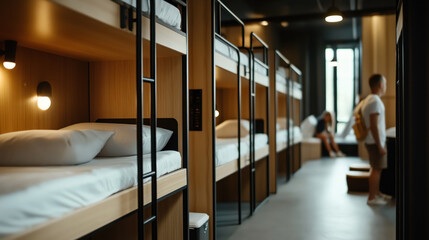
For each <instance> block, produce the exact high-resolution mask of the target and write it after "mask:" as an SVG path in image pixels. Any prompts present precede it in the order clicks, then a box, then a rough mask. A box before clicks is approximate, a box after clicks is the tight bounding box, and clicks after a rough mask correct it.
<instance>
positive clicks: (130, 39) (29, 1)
mask: <svg viewBox="0 0 429 240" xmlns="http://www.w3.org/2000/svg"><path fill="white" fill-rule="evenodd" d="M147 1H148V0H143V6H145V3H146V6H147ZM158 1H159V2H160V3H162V4H158V5H162V6H163V9H161V7H157V11H156V15H157V19H158V20H157V22H156V43H157V46H158V51H157V52H158V56H160V57H164V56H165V57H168V56H179V55H183V54H187V47H186V33H184V32H182V31H181V30H180V28H178V26H180V25H181V24H182V23H181V21H182V16H181V11H180V10H179V9H178V8H176V7H175V6H173V5H171V4H168V3H166V2H164V1H161V0H158ZM133 4H134V5H135V1H130V0H123V1H112V0H22V1H1V2H0V9H1V10H0V29H2V31H0V38H1V39H13V40H16V41H18V43H19V45H20V46H23V47H28V48H33V49H39V50H41V51H46V52H51V53H54V54H58V55H63V56H68V57H72V58H75V59H81V60H89V61H97V60H127V59H135V49H134V47H132V46H134V44H135V32H136V31H135V28H134V29H132V31H130V30H129V29H128V28H127V21H128V20H130V21H132V19H133V18H135V17H134V16H135V8H134V7H133V6H132V5H133ZM158 8H159V10H158ZM146 9H147V8H146ZM143 10H144V9H143ZM182 12H183V10H182ZM131 14H132V15H133V16H129V15H131ZM143 14H145V13H143ZM146 16H147V13H146ZM146 16H144V17H142V25H143V28H142V36H143V45H144V47H143V49H144V50H143V52H144V56H145V57H149V39H150V36H149V35H150V34H149V24H150V20H149V18H148V17H146ZM171 16H173V17H171ZM169 18H172V20H171V19H169ZM171 24H173V25H174V26H171ZM128 25H131V24H128ZM182 28H183V27H182ZM183 29H185V28H183Z"/></svg>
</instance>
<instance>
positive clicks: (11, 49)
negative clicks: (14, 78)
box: [0, 40, 17, 69]
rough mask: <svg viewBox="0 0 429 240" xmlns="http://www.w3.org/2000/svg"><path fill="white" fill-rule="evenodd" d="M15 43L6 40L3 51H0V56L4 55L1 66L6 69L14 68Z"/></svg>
mask: <svg viewBox="0 0 429 240" xmlns="http://www.w3.org/2000/svg"><path fill="white" fill-rule="evenodd" d="M16 45H17V42H16V41H12V40H6V41H4V50H0V56H3V55H4V62H3V66H4V67H5V68H6V69H13V68H14V67H15V66H16V63H15V57H16Z"/></svg>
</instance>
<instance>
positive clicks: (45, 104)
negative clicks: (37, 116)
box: [37, 97, 51, 111]
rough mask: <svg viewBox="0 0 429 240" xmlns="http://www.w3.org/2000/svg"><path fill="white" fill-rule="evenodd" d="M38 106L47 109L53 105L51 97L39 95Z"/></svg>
mask: <svg viewBox="0 0 429 240" xmlns="http://www.w3.org/2000/svg"><path fill="white" fill-rule="evenodd" d="M37 106H38V107H39V108H40V110H43V111H45V110H47V109H48V108H49V107H50V106H51V99H50V98H49V97H38V98H37Z"/></svg>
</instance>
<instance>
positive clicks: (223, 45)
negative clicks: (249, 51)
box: [215, 38, 249, 67]
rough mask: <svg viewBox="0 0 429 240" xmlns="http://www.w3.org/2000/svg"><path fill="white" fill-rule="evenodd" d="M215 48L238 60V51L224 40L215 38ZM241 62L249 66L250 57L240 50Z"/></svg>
mask: <svg viewBox="0 0 429 240" xmlns="http://www.w3.org/2000/svg"><path fill="white" fill-rule="evenodd" d="M215 49H216V52H218V53H220V54H222V55H224V56H226V57H228V58H231V59H232V60H234V61H236V62H237V61H238V56H237V52H236V51H235V49H233V48H231V47H230V46H228V45H227V44H226V43H224V42H223V41H221V40H219V39H217V38H215ZM240 64H241V65H244V66H246V67H248V66H249V57H248V56H247V55H246V54H244V53H242V52H240Z"/></svg>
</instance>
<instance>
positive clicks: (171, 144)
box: [96, 118, 179, 151]
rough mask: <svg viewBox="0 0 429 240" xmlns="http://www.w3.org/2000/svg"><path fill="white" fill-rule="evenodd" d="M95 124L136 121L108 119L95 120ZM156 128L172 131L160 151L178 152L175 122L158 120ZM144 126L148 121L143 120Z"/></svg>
mask: <svg viewBox="0 0 429 240" xmlns="http://www.w3.org/2000/svg"><path fill="white" fill-rule="evenodd" d="M96 122H100V123H122V124H136V122H137V119H135V118H110V119H105V118H102V119H97V120H96ZM156 123H157V127H160V128H165V129H168V130H171V131H173V135H171V138H170V140H169V141H168V143H167V145H166V146H165V147H164V148H163V149H162V150H174V151H179V134H178V124H177V120H176V119H174V118H158V119H157V122H156ZM143 124H144V125H149V124H150V119H148V118H145V119H143Z"/></svg>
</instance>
